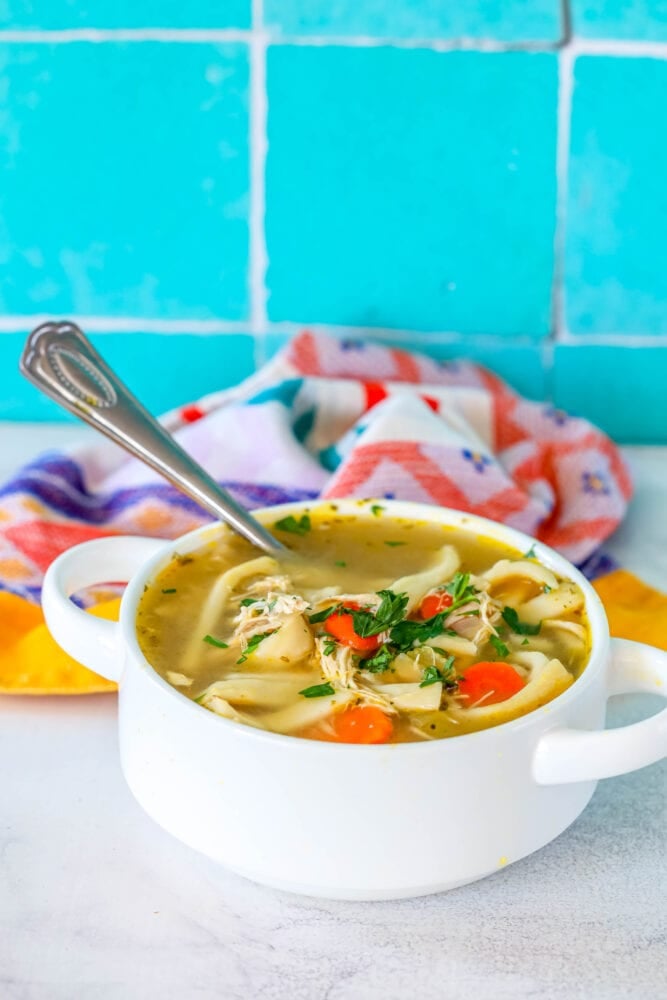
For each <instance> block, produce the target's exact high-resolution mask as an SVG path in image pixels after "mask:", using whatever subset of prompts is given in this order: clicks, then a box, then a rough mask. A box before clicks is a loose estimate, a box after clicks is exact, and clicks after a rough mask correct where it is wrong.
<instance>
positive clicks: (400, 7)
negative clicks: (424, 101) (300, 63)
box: [264, 0, 562, 42]
mask: <svg viewBox="0 0 667 1000" xmlns="http://www.w3.org/2000/svg"><path fill="white" fill-rule="evenodd" d="M264 21H265V23H266V24H267V25H269V27H271V28H273V29H274V30H277V31H279V32H282V33H283V34H288V35H289V34H291V35H325V36H326V35H334V36H335V35H339V36H341V35H370V36H372V37H374V38H495V39H499V40H502V41H529V40H530V41H552V42H555V41H557V40H558V38H559V37H560V34H561V30H562V29H561V3H560V2H559V0H533V2H531V3H528V4H527V3H525V0H466V2H465V3H451V2H450V3H443V2H442V0H392V2H391V3H388V2H387V0H365V2H364V3H359V0H333V2H332V0H264Z"/></svg>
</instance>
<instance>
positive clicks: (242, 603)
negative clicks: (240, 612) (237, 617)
mask: <svg viewBox="0 0 667 1000" xmlns="http://www.w3.org/2000/svg"><path fill="white" fill-rule="evenodd" d="M258 601H259V597H244V598H243V600H242V601H240V602H239V603H240V606H241V607H242V608H249V607H250V605H251V604H257V603H258Z"/></svg>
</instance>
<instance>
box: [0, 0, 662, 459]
mask: <svg viewBox="0 0 667 1000" xmlns="http://www.w3.org/2000/svg"><path fill="white" fill-rule="evenodd" d="M665 107H667V6H666V5H665V4H664V3H662V2H660V3H658V2H656V3H648V2H646V0H608V2H604V3H602V2H598V0H570V2H567V0H530V2H529V0H502V2H501V0H472V2H470V3H465V4H462V3H455V2H454V0H437V2H436V0H394V2H393V3H387V2H385V0H365V2H363V3H358V2H353V0H330V2H327V3H325V2H324V0H263V2H262V0H226V2H224V3H220V2H216V0H192V2H191V3H189V4H183V3H179V4H176V3H175V2H173V0H162V2H158V0H134V2H133V3H129V2H128V0H114V2H112V0H97V2H96V3H92V2H88V3H85V2H75V3H73V2H70V0H51V2H49V3H37V2H36V0H4V2H2V0H0V177H1V178H2V181H1V182H0V419H60V418H61V417H62V414H61V413H60V412H59V411H58V410H56V408H55V407H54V406H52V405H51V404H50V403H48V402H46V401H43V400H41V398H40V397H39V396H38V395H37V394H36V393H35V392H34V391H33V390H32V389H31V388H30V386H29V385H28V384H27V383H25V382H24V381H23V380H22V379H21V378H20V376H19V375H18V373H17V370H16V364H17V359H18V354H19V350H20V346H21V344H22V342H23V340H24V338H25V335H26V332H27V331H28V330H29V329H30V328H31V327H32V326H34V325H35V324H36V323H37V322H39V321H40V320H41V319H42V318H44V317H61V316H67V317H71V318H73V319H75V320H78V321H79V322H80V324H81V325H82V326H83V327H84V329H86V330H87V331H89V332H90V333H91V334H92V336H93V338H94V339H95V341H96V343H97V346H98V347H99V348H100V349H101V350H102V352H103V353H104V354H105V355H106V356H107V357H108V358H109V360H110V361H111V362H112V364H114V365H116V366H117V367H118V369H119V371H121V373H122V374H124V375H125V377H126V378H127V380H128V382H129V383H130V385H131V386H132V387H133V388H134V389H135V391H136V392H137V393H138V394H139V395H140V396H142V397H143V398H145V399H146V401H147V403H148V405H149V406H150V407H151V408H152V409H154V410H155V411H161V410H165V409H169V408H171V407H172V406H173V405H177V404H178V403H182V402H185V401H187V400H189V399H192V398H196V397H197V396H198V395H200V394H203V393H205V392H210V391H212V390H214V389H217V388H222V387H225V386H228V385H232V384H234V383H235V382H237V381H239V379H241V378H244V377H245V376H246V375H248V374H250V373H251V372H252V371H253V370H254V367H255V365H256V364H258V363H261V362H262V360H263V359H265V358H268V357H270V356H271V355H272V354H273V353H275V351H276V350H277V349H278V348H279V347H280V346H281V345H283V344H284V343H285V342H286V340H287V339H288V338H289V337H290V336H291V335H292V334H293V333H294V332H295V331H296V330H298V329H299V328H300V327H301V326H302V325H303V324H307V325H309V326H310V327H312V328H313V329H318V330H322V331H324V332H329V333H331V334H333V335H343V336H354V337H359V336H369V337H373V338H376V339H379V340H383V339H386V340H389V341H390V342H391V343H393V344H400V345H402V346H405V347H408V348H409V347H411V346H412V347H414V348H415V349H418V350H422V351H425V352H427V353H430V354H432V355H433V356H434V357H436V358H451V357H460V356H468V357H472V358H474V359H477V360H479V361H480V362H481V363H483V364H485V365H487V366H488V367H490V368H493V369H494V370H496V371H497V372H498V373H499V374H500V375H502V376H503V377H504V378H506V379H507V380H508V381H509V382H511V383H512V384H513V385H515V386H516V388H517V389H518V390H519V391H521V392H523V393H525V394H526V395H529V396H531V397H533V398H538V399H539V398H542V399H546V400H551V401H553V402H554V403H555V404H557V405H559V406H563V407H565V408H568V409H571V410H573V411H575V412H577V413H580V414H583V415H585V416H589V417H590V418H591V419H594V420H595V421H597V422H598V423H599V424H600V425H601V426H603V427H604V428H605V429H606V430H608V431H609V432H610V433H612V434H613V435H614V436H615V437H617V438H618V439H619V440H621V441H636V442H641V441H646V442H660V441H662V442H666V443H667V412H666V410H665V407H664V405H663V394H664V389H663V387H664V386H665V384H667V281H666V280H665V278H664V276H663V275H664V273H665V271H666V268H665V266H664V261H665V251H664V242H665V239H664V230H665V225H664V220H665V218H666V217H667V194H666V193H665V192H667V184H665V180H664V178H665V176H667V138H666V133H665V130H664V128H663V127H662V120H663V118H664V109H665Z"/></svg>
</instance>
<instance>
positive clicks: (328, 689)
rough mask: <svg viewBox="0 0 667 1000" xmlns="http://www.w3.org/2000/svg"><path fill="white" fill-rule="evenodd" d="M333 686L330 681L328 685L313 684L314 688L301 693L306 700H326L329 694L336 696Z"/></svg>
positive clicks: (305, 689)
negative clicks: (325, 697)
mask: <svg viewBox="0 0 667 1000" xmlns="http://www.w3.org/2000/svg"><path fill="white" fill-rule="evenodd" d="M334 693H335V692H334V689H333V684H330V683H329V681H327V682H326V684H313V685H312V687H308V688H304V689H303V691H299V694H302V695H303V696H304V698H324V696H325V695H327V694H334Z"/></svg>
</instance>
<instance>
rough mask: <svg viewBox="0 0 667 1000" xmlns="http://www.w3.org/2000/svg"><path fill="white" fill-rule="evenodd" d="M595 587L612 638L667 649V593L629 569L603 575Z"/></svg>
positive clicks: (594, 584) (595, 582)
mask: <svg viewBox="0 0 667 1000" xmlns="http://www.w3.org/2000/svg"><path fill="white" fill-rule="evenodd" d="M593 586H594V587H595V589H596V590H597V592H598V594H599V595H600V599H601V600H602V603H603V604H604V607H605V611H606V612H607V618H608V619H609V627H610V629H611V634H612V635H615V636H617V637H618V638H619V639H636V640H637V641H638V642H647V643H648V644H649V645H650V646H659V647H660V648H661V649H667V594H662V593H660V591H659V590H654V588H653V587H649V586H648V585H647V584H646V583H642V581H641V580H639V579H638V578H637V577H636V576H634V575H633V574H632V573H628V571H627V570H625V569H616V570H614V572H613V573H608V574H607V575H606V576H601V577H600V578H599V579H598V580H594V581H593Z"/></svg>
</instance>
